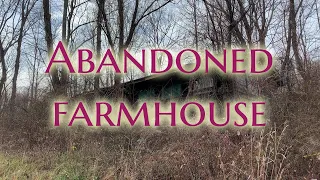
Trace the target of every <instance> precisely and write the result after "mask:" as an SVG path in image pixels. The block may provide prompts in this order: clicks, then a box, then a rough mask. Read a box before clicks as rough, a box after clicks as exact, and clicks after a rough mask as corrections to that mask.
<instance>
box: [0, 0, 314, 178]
mask: <svg viewBox="0 0 320 180" xmlns="http://www.w3.org/2000/svg"><path fill="white" fill-rule="evenodd" d="M319 8H320V1H317V0H302V1H297V0H268V1H267V0H221V1H214V0H69V1H68V0H64V1H58V0H54V1H49V0H0V64H1V65H0V73H1V75H0V123H1V126H0V141H1V144H0V177H1V178H3V179H48V178H49V179H311V178H320V168H319V167H320V160H319V158H320V129H319V118H320V111H319V108H320V81H319V78H320V72H319V71H320V63H319V58H320V57H319V55H320V53H319V48H320V9H319ZM59 40H62V41H63V42H64V43H65V44H66V46H67V47H68V51H69V52H70V54H71V55H73V53H74V52H75V51H76V50H77V49H78V48H80V47H87V48H90V49H93V50H95V51H96V52H97V58H99V55H100V53H101V52H103V51H104V50H105V49H106V48H111V49H112V50H113V51H114V52H115V53H116V54H117V57H118V58H119V59H121V56H122V54H121V52H122V50H123V49H130V50H131V51H133V52H134V51H139V49H141V48H145V47H149V48H164V49H171V50H175V49H176V50H178V49H182V48H187V47H189V48H195V49H204V48H206V49H210V50H212V51H216V52H221V51H222V49H223V48H228V47H233V46H242V47H248V48H251V47H260V48H267V49H268V50H270V51H271V52H272V53H273V55H274V57H275V59H276V62H275V64H276V65H275V69H276V70H275V73H273V74H272V79H277V80H280V81H279V82H281V83H280V86H278V87H277V88H270V87H269V86H270V84H269V83H267V82H269V79H267V78H270V77H259V78H254V77H248V82H249V83H248V87H247V88H248V89H249V88H251V89H256V90H257V93H258V95H261V96H265V97H266V98H267V100H268V101H269V102H270V104H269V105H270V122H269V123H268V126H267V127H266V128H265V129H263V130H251V131H246V132H245V131H239V132H234V131H233V130H228V129H226V130H223V131H218V130H214V129H211V128H208V127H201V128H197V129H194V130H192V131H189V130H185V129H183V128H166V127H161V128H159V129H157V130H152V131H150V130H147V129H144V128H140V127H135V128H125V127H123V129H121V130H119V131H116V132H114V131H111V132H110V131H106V130H100V131H95V132H91V131H87V130H84V129H81V128H71V129H59V130H56V129H52V128H51V126H49V125H48V120H47V119H48V118H47V117H48V114H49V103H50V102H51V100H52V99H54V98H55V97H57V96H60V95H64V96H67V97H73V96H75V95H77V94H81V93H84V92H88V91H99V89H100V88H102V87H108V86H113V85H115V86H117V85H119V84H121V82H123V81H130V80H133V79H136V78H139V77H143V76H145V75H146V74H139V73H137V72H136V71H134V70H132V71H131V72H130V73H128V74H126V75H125V76H124V77H120V76H115V74H114V73H112V72H111V71H109V70H106V71H105V72H104V73H103V74H101V75H99V76H98V75H96V76H79V75H70V74H68V73H67V72H66V71H65V70H63V69H61V68H59V67H57V68H56V69H55V70H53V71H51V73H50V76H49V75H46V74H44V71H45V68H46V64H47V60H48V54H50V53H51V52H52V51H53V47H55V44H56V43H57V41H59ZM119 96H120V95H119Z"/></svg>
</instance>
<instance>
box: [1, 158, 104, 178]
mask: <svg viewBox="0 0 320 180" xmlns="http://www.w3.org/2000/svg"><path fill="white" fill-rule="evenodd" d="M90 161H92V160H90V159H88V158H85V157H83V156H81V155H80V154H78V153H73V154H69V155H67V154H50V155H48V154H46V155H43V157H42V158H39V157H36V156H32V155H15V156H13V155H6V154H3V153H2V154H0V179H19V180H20V179H57V180H64V179H74V180H76V179H77V180H78V179H79V180H81V179H98V175H99V174H98V167H97V166H94V163H93V164H92V162H91V163H90ZM106 178H107V177H106ZM104 179H105V178H104Z"/></svg>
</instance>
